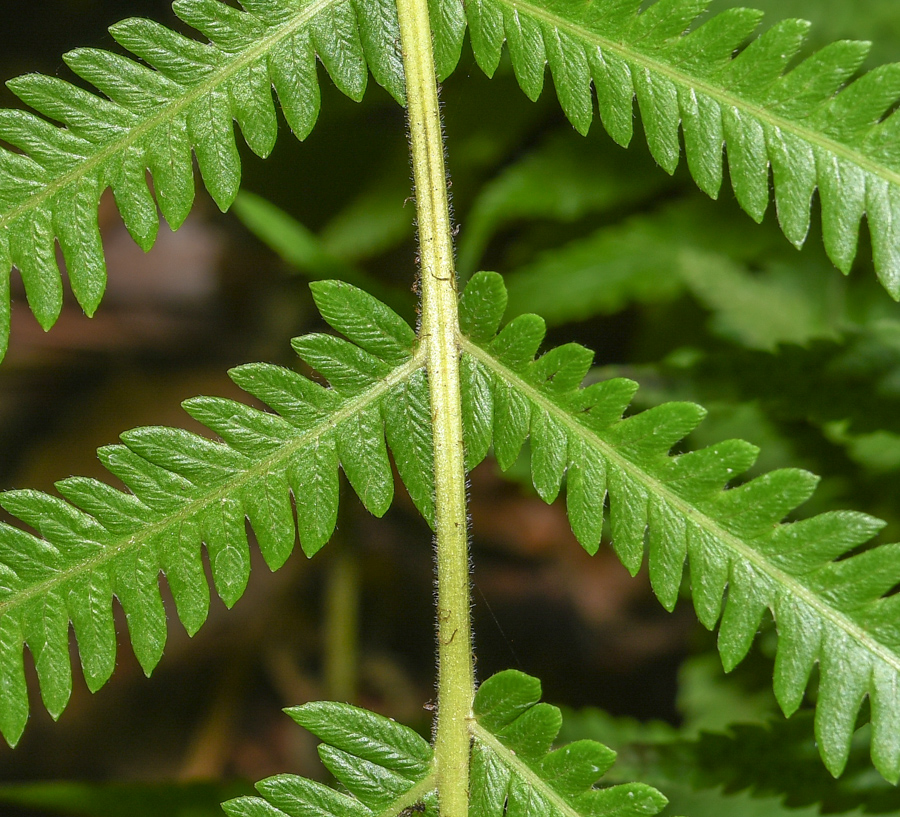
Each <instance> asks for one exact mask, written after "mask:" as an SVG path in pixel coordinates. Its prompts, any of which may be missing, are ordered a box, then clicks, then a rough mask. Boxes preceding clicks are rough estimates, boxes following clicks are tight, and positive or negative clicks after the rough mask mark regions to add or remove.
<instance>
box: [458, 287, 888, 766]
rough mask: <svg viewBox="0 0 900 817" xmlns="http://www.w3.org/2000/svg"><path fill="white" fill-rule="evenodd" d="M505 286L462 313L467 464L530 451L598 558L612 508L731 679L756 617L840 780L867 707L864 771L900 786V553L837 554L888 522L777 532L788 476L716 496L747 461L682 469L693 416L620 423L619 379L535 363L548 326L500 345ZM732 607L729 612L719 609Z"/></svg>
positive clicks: (696, 415) (731, 451) (525, 329)
mask: <svg viewBox="0 0 900 817" xmlns="http://www.w3.org/2000/svg"><path fill="white" fill-rule="evenodd" d="M504 307H505V290H504V289H503V282H502V279H501V278H500V276H498V275H496V274H495V273H479V274H478V275H476V276H475V277H473V279H472V281H471V282H470V284H469V286H468V287H467V289H466V290H465V292H464V293H463V295H462V297H461V301H460V325H461V327H462V329H463V332H465V333H466V335H467V337H466V336H464V337H462V338H461V340H460V343H461V345H462V350H463V360H462V368H461V370H462V372H463V378H464V379H463V399H464V417H465V427H466V449H467V459H468V462H467V464H468V466H469V467H474V466H475V465H476V464H477V463H478V462H479V461H480V460H481V459H482V458H483V457H484V456H485V454H486V453H487V450H488V447H489V445H491V443H492V444H493V448H494V454H495V456H496V458H497V461H498V462H499V464H500V466H501V467H502V468H504V469H505V468H508V467H510V466H511V465H512V464H513V463H514V462H515V460H516V458H517V457H518V455H519V451H520V449H521V447H522V445H523V443H524V441H525V439H526V437H528V436H530V437H531V467H532V478H533V482H534V486H535V488H536V490H537V492H538V493H539V494H540V496H541V497H542V498H543V499H544V500H545V501H547V502H552V501H553V500H554V499H555V498H556V496H557V494H558V493H559V491H560V488H561V485H562V480H563V476H564V475H565V476H566V486H567V505H568V511H569V521H570V523H571V525H572V529H573V531H574V532H575V535H576V536H577V538H578V540H579V541H580V542H581V544H582V545H583V546H584V547H585V549H586V550H587V551H588V552H589V553H594V552H596V550H597V548H598V546H599V542H600V535H601V531H602V527H603V516H604V504H605V502H606V497H607V496H608V497H609V505H610V511H609V515H610V529H611V538H612V546H613V548H614V549H615V551H616V553H617V554H618V555H619V557H620V558H621V560H622V562H623V563H624V564H625V566H626V567H627V568H628V569H629V570H630V571H631V572H632V573H633V574H634V573H637V571H638V570H639V569H640V566H641V563H642V562H643V558H644V547H645V538H646V540H647V545H648V549H649V567H650V581H651V584H652V586H653V589H654V591H655V592H656V594H657V596H658V597H659V599H660V601H661V602H662V604H663V605H664V606H665V607H666V608H667V609H672V608H673V607H674V605H675V602H676V600H677V598H678V591H679V587H680V585H681V578H682V573H683V570H684V565H685V561H686V560H687V561H689V562H690V570H691V580H692V586H693V598H694V607H695V609H696V611H697V615H698V617H699V618H700V621H701V622H702V623H703V624H704V625H706V626H707V627H710V628H711V627H713V626H714V625H715V624H716V622H717V621H718V620H719V619H720V617H721V627H720V630H719V650H720V652H721V655H722V660H723V663H724V665H725V668H726V669H731V668H732V667H734V666H735V665H736V664H737V663H738V662H740V661H741V660H742V659H743V657H744V656H745V655H746V653H747V651H748V649H749V647H750V644H751V643H752V641H753V638H754V636H755V634H756V631H757V628H758V627H759V625H760V622H761V620H762V617H763V615H764V613H765V611H766V610H767V609H768V610H770V611H771V613H772V615H773V616H774V618H775V622H776V625H777V628H778V633H779V648H778V659H777V661H776V667H775V692H776V697H777V698H778V701H779V704H780V705H781V707H782V709H783V710H784V711H785V713H786V714H790V713H792V712H794V711H795V710H796V709H797V707H798V706H799V705H800V703H801V700H802V698H803V693H804V690H805V687H806V684H807V682H808V680H809V676H810V673H811V671H812V669H813V666H814V665H815V664H816V663H818V665H819V679H820V680H819V692H818V710H817V717H816V733H817V739H818V743H819V747H820V750H821V753H822V757H823V759H824V761H825V764H826V766H827V767H828V768H829V770H831V771H832V772H833V773H835V774H836V773H838V772H839V771H840V770H841V768H842V767H843V765H844V763H845V761H846V758H847V752H848V751H849V745H850V737H851V735H852V733H853V730H854V727H855V722H856V717H857V712H858V710H859V707H860V705H861V703H862V701H863V699H864V698H865V697H866V696H868V697H869V699H870V703H871V712H872V715H871V719H872V726H873V732H872V757H873V760H874V762H875V765H876V767H877V768H878V769H879V771H880V772H881V773H882V774H883V775H884V776H885V777H887V778H888V779H891V780H894V779H896V778H897V777H898V775H900V728H898V723H900V629H898V626H897V610H898V602H900V596H897V595H892V596H887V597H884V594H885V593H887V592H888V591H890V590H891V589H892V588H893V587H895V586H896V584H897V583H898V581H900V547H898V546H897V545H884V546H882V547H878V548H875V549H872V550H868V551H866V552H864V553H861V554H859V555H855V556H852V557H850V558H845V559H840V560H839V561H835V560H836V559H838V557H840V556H843V555H845V554H847V553H849V552H850V551H852V550H853V549H854V548H857V547H858V546H859V545H862V544H863V543H864V542H866V541H868V540H869V539H870V538H871V537H872V536H874V535H875V534H876V533H877V532H878V531H879V530H880V529H881V528H882V527H883V524H884V523H883V522H881V521H880V520H878V519H874V518H872V517H869V516H866V515H864V514H859V513H851V512H836V513H827V514H822V515H820V516H817V517H814V518H812V519H807V520H804V521H801V522H794V523H792V524H784V523H782V520H783V519H784V517H785V516H786V515H787V514H789V513H791V512H792V511H793V510H794V509H795V508H796V507H797V506H798V505H800V504H801V503H803V502H805V501H806V500H807V499H808V498H809V497H810V496H811V495H812V492H813V490H814V488H815V485H816V482H817V478H816V477H815V476H813V475H812V474H810V473H808V472H805V471H800V470H794V469H784V470H781V471H775V472H772V473H769V474H766V475H764V476H761V477H758V478H756V479H753V480H751V481H750V482H747V483H746V484H744V485H741V486H740V487H732V488H729V489H728V490H725V489H726V488H727V487H728V484H729V483H730V482H732V481H733V480H735V479H737V478H739V477H740V475H741V474H742V473H744V472H745V471H746V470H747V469H748V468H750V466H751V465H752V464H753V462H754V461H755V459H756V455H757V450H756V448H755V447H754V446H752V445H750V444H749V443H745V442H742V441H740V440H730V441H727V442H722V443H719V444H717V445H714V446H711V447H709V448H706V449H702V450H699V451H694V452H691V453H688V454H682V455H678V456H669V451H670V449H671V448H672V447H673V446H674V445H676V444H677V443H678V442H679V441H680V440H682V439H683V438H684V437H685V436H686V435H687V434H688V433H690V432H691V431H692V430H693V429H694V428H695V427H696V426H697V425H698V424H699V423H700V421H701V420H702V418H703V415H704V411H703V409H702V408H700V407H699V406H696V405H693V404H690V403H669V404H666V405H663V406H659V407H657V408H655V409H650V410H648V411H645V412H643V413H641V414H637V415H635V416H633V417H629V418H627V419H624V420H623V419H622V414H623V412H624V411H625V410H626V409H627V408H628V405H629V403H630V402H631V399H632V397H633V395H634V392H635V390H636V389H637V384H635V383H634V382H632V381H629V380H625V379H622V378H620V379H615V380H608V381H605V382H600V383H595V384H593V385H591V386H589V387H587V388H584V389H582V388H581V387H580V384H581V382H582V380H583V378H584V376H585V374H586V373H587V371H588V368H589V366H590V364H591V359H592V354H591V353H590V352H589V351H588V350H586V349H584V348H583V347H581V346H578V345H577V344H567V345H565V346H561V347H558V348H556V349H552V350H551V351H549V352H547V353H546V354H544V355H543V356H541V357H539V358H537V359H535V355H536V353H537V351H538V348H539V346H540V344H541V342H542V340H543V337H544V322H543V320H542V319H541V318H539V317H537V316H536V315H521V316H519V317H518V318H515V319H514V320H513V321H511V322H510V323H509V324H507V325H506V326H505V327H504V328H503V329H502V331H500V332H499V333H498V332H497V330H498V329H499V327H500V322H501V316H502V313H503V309H504ZM726 590H727V603H725V604H724V610H723V598H724V597H725V596H726Z"/></svg>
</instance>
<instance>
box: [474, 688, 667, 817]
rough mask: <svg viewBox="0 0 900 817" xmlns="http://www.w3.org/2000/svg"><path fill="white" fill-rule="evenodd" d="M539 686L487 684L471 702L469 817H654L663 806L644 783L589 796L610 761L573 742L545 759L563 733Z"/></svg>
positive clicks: (604, 751)
mask: <svg viewBox="0 0 900 817" xmlns="http://www.w3.org/2000/svg"><path fill="white" fill-rule="evenodd" d="M540 700H541V682H540V681H538V679H537V678H532V677H531V676H529V675H525V674H524V673H522V672H518V671H517V670H506V671H505V672H500V673H498V674H497V675H494V676H492V677H491V678H488V680H487V681H485V682H484V683H483V684H482V685H481V686H480V687H479V688H478V692H477V693H476V695H475V703H474V706H473V711H474V714H475V719H474V721H473V723H472V725H471V730H472V737H473V744H472V771H471V781H470V790H471V803H470V811H469V813H470V814H471V815H472V817H503V815H504V814H509V815H518V814H535V815H537V814H540V815H542V817H574V816H575V815H584V817H588V816H589V815H591V816H592V817H593V816H594V815H612V814H615V815H618V817H637V816H638V815H646V814H651V815H652V814H657V813H658V812H660V811H661V810H662V809H663V808H664V806H665V805H666V798H665V797H663V796H662V795H661V794H660V793H659V792H658V791H656V789H654V788H651V787H650V786H647V785H645V784H643V783H623V784H621V785H618V786H610V787H607V788H601V789H598V788H594V784H595V783H596V782H597V780H598V779H599V778H600V777H601V776H602V775H604V774H605V773H606V772H607V771H608V770H609V769H610V767H611V766H612V765H613V763H614V761H615V758H616V753H615V752H614V751H612V749H608V748H607V747H606V746H604V745H603V744H602V743H597V742H596V741H593V740H579V741H576V742H574V743H570V744H568V745H566V746H562V747H560V748H558V749H556V750H554V751H550V747H551V745H552V744H553V743H554V741H555V740H556V737H557V734H558V733H559V729H560V726H561V725H562V715H561V714H560V711H559V709H558V708H557V707H555V706H551V705H550V704H546V703H540Z"/></svg>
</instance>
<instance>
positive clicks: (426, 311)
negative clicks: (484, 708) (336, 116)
mask: <svg viewBox="0 0 900 817" xmlns="http://www.w3.org/2000/svg"><path fill="white" fill-rule="evenodd" d="M397 12H398V19H399V21H400V42H401V47H402V50H403V66H404V70H405V72H406V98H407V109H408V114H409V131H410V146H411V150H412V163H413V174H414V178H415V185H416V211H417V218H418V224H419V245H420V249H419V257H420V259H421V268H420V276H421V291H422V324H421V328H420V332H419V336H420V339H421V342H422V343H424V344H425V345H426V360H427V364H426V365H427V369H428V383H429V390H430V392H431V416H432V423H433V432H432V433H433V439H434V469H435V533H436V538H437V574H438V576H437V588H438V601H437V635H438V721H437V734H436V736H435V761H436V765H437V769H438V774H439V786H438V789H439V793H440V801H441V815H442V817H466V815H467V814H468V810H469V805H468V804H469V792H468V787H469V741H470V738H469V729H468V721H469V718H470V717H471V712H472V701H473V699H474V696H475V674H474V669H473V666H472V625H471V620H470V612H469V610H470V599H469V550H468V530H467V518H466V474H465V457H464V453H463V431H462V398H461V394H460V386H459V347H458V343H457V338H458V334H459V318H458V315H457V293H456V270H455V267H454V263H453V240H452V238H451V233H450V205H449V202H448V200H447V177H446V170H445V168H444V140H443V133H442V130H441V117H440V110H439V108H438V90H437V78H436V76H435V67H434V55H433V52H432V34H431V24H430V21H429V16H428V3H427V0H398V3H397Z"/></svg>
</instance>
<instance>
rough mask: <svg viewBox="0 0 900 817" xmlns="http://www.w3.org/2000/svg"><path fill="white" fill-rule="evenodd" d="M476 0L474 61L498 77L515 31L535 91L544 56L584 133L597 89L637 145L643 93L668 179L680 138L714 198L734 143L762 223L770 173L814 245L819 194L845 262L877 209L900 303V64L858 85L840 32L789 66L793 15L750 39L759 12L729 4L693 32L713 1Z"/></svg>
mask: <svg viewBox="0 0 900 817" xmlns="http://www.w3.org/2000/svg"><path fill="white" fill-rule="evenodd" d="M640 6H641V3H640V2H639V0H626V1H625V2H622V0H599V2H596V3H590V4H582V3H577V4H576V3H572V2H569V0H542V1H541V2H538V0H471V2H469V3H467V6H466V11H467V15H468V22H469V26H470V29H471V38H472V44H473V48H474V51H475V56H476V59H477V60H478V62H479V64H480V65H481V67H482V68H483V69H484V70H485V71H486V72H487V73H488V74H489V75H490V74H492V73H493V72H494V70H495V69H496V67H497V64H498V61H499V58H500V49H501V46H502V44H503V42H504V40H506V42H507V44H508V47H509V52H510V56H511V58H512V63H513V67H514V69H515V71H516V75H517V77H518V80H519V84H520V85H521V87H522V89H523V90H524V91H525V93H526V94H527V95H528V96H529V97H531V98H532V99H536V98H537V96H538V95H539V94H540V92H541V88H542V85H543V74H544V65H545V63H548V64H549V66H550V70H551V72H552V75H553V79H554V82H555V84H556V90H557V95H558V97H559V99H560V103H561V105H562V107H563V110H564V111H565V113H566V115H567V116H568V118H569V119H570V121H571V122H572V124H573V125H574V126H575V127H576V128H577V129H578V130H579V131H580V132H582V133H586V132H587V130H588V128H589V126H590V123H591V119H592V117H593V103H592V99H591V84H592V83H593V86H594V88H595V89H596V92H597V98H598V103H599V110H600V115H601V118H602V120H603V124H604V126H605V127H606V129H607V131H609V133H610V135H611V136H612V137H613V138H614V139H615V140H616V141H617V142H619V143H620V144H622V145H627V144H628V143H629V142H630V140H631V137H632V100H633V99H634V98H637V101H638V106H639V108H640V111H641V116H642V118H643V122H644V127H645V131H646V135H647V142H648V144H649V146H650V150H651V152H652V154H653V156H654V158H655V159H656V160H657V162H659V164H660V165H662V167H663V168H664V169H666V170H667V171H668V172H669V173H672V172H674V170H675V167H676V166H677V164H678V161H679V158H680V154H681V147H680V142H679V134H678V131H679V126H680V128H681V131H682V133H683V135H684V144H685V153H686V156H687V162H688V166H689V168H690V170H691V173H692V174H693V176H694V178H695V180H696V181H697V184H698V186H699V187H700V188H701V189H702V190H703V191H704V192H706V193H708V194H709V195H710V196H712V197H713V198H715V197H716V196H717V195H718V193H719V190H720V187H721V184H722V178H723V157H722V146H723V144H725V145H727V155H728V165H729V170H730V175H731V180H732V185H733V187H734V191H735V194H736V196H737V199H738V201H739V202H740V204H741V206H742V207H743V208H744V209H745V210H746V211H747V212H748V213H749V214H750V215H751V216H752V217H753V218H754V219H755V220H757V221H761V220H762V218H763V216H764V214H765V211H766V209H767V207H768V202H769V169H770V167H771V169H772V176H773V186H774V193H775V202H776V207H777V211H778V218H779V222H780V224H781V227H782V229H783V231H784V233H785V235H786V236H787V238H788V239H789V240H790V241H791V242H792V243H794V244H795V245H796V246H800V245H802V244H803V242H804V241H805V239H806V236H807V233H808V231H809V224H810V202H811V199H812V195H813V193H814V192H815V190H816V189H818V191H819V197H820V199H821V201H822V219H823V231H824V238H825V246H826V249H827V251H828V255H829V257H830V258H831V260H832V261H833V262H834V263H835V265H836V266H838V267H839V268H840V269H841V270H842V271H843V272H845V273H846V272H849V270H850V267H851V265H852V263H853V259H854V257H855V254H856V246H857V239H858V232H859V223H860V220H861V218H862V216H863V215H866V216H867V219H868V223H869V229H870V232H871V234H872V238H873V253H874V260H875V268H876V272H877V274H878V277H879V279H880V280H881V282H882V284H883V285H884V286H885V288H886V289H887V290H888V291H889V292H890V293H891V295H892V296H893V297H894V298H895V299H900V235H898V233H897V228H896V226H895V225H896V224H897V223H898V218H900V153H898V152H897V148H896V145H897V143H898V138H897V137H898V130H900V116H898V115H896V114H890V112H891V109H892V107H893V106H894V104H895V103H896V102H897V100H898V98H900V65H887V66H884V67H882V68H879V69H876V70H874V71H871V72H869V73H868V74H865V75H863V76H862V77H860V78H858V79H856V80H855V81H851V80H852V78H853V77H854V75H855V74H856V73H857V71H858V70H859V68H860V66H861V64H862V62H863V60H864V58H865V56H866V54H867V52H868V47H869V46H868V44H867V43H856V42H848V41H844V42H838V43H834V44H832V45H830V46H827V47H826V48H823V49H821V50H820V51H818V52H817V53H815V54H813V55H812V56H810V57H808V58H807V59H806V60H804V61H803V62H802V63H800V64H799V65H797V66H796V67H794V68H792V69H791V70H787V69H788V66H789V64H790V63H791V62H792V60H793V59H794V57H795V56H796V55H797V53H798V51H799V49H800V47H801V45H802V43H803V41H804V39H805V37H806V33H807V29H808V24H807V23H805V22H803V21H800V20H788V21H785V22H783V23H780V24H777V25H775V26H773V27H772V28H771V29H770V30H768V31H767V32H766V33H764V34H763V35H762V36H760V37H758V38H757V39H755V40H753V41H752V42H751V43H750V44H749V45H748V46H746V47H744V45H745V42H746V41H747V39H748V38H749V37H751V35H752V34H753V32H754V31H755V30H756V28H757V26H758V24H759V22H760V18H761V14H760V13H759V12H755V11H752V10H748V9H730V10H727V11H724V12H722V13H721V14H719V15H717V16H716V17H713V18H712V19H710V20H709V21H707V22H706V23H705V24H703V25H701V26H699V27H697V28H695V29H693V30H689V29H690V27H691V25H692V24H693V23H694V22H695V20H696V19H697V18H698V16H699V15H700V14H701V13H702V12H703V11H704V10H705V9H706V7H707V6H708V2H706V0H659V1H658V2H656V3H655V4H654V5H652V6H650V7H649V8H647V9H646V10H644V11H643V12H639V9H640Z"/></svg>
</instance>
